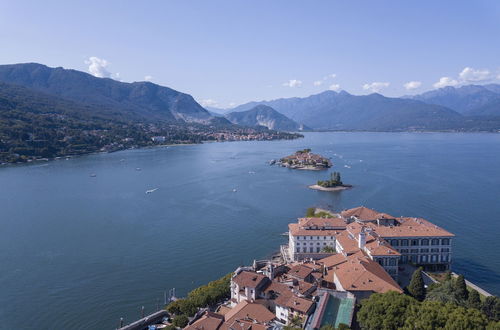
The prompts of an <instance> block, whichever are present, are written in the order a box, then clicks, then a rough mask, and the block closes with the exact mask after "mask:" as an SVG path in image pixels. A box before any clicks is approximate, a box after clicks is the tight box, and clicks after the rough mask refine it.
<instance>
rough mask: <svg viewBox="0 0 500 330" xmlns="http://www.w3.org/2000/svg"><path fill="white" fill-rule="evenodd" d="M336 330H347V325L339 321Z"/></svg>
mask: <svg viewBox="0 0 500 330" xmlns="http://www.w3.org/2000/svg"><path fill="white" fill-rule="evenodd" d="M337 329H338V330H349V329H351V328H349V326H348V325H347V324H345V323H339V326H338V327H337Z"/></svg>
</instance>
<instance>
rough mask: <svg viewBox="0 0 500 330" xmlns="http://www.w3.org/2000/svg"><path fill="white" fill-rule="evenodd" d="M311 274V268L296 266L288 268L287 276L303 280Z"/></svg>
mask: <svg viewBox="0 0 500 330" xmlns="http://www.w3.org/2000/svg"><path fill="white" fill-rule="evenodd" d="M312 272H313V269H312V268H309V267H307V266H305V265H296V266H293V267H292V268H290V270H289V271H288V275H289V276H292V277H296V278H299V279H301V280H303V279H305V278H306V277H307V276H309V274H311V273H312Z"/></svg>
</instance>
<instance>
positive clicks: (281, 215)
mask: <svg viewBox="0 0 500 330" xmlns="http://www.w3.org/2000/svg"><path fill="white" fill-rule="evenodd" d="M302 148H312V150H313V152H316V153H320V154H323V155H325V156H328V157H332V161H333V162H334V167H333V168H332V171H333V170H335V171H339V170H340V172H341V173H342V178H343V181H344V182H346V183H350V184H353V185H354V186H355V188H354V189H352V190H348V191H342V192H320V191H314V190H310V189H308V188H307V185H309V184H312V183H314V182H316V181H317V180H318V179H324V178H326V177H327V176H328V175H329V172H326V171H324V172H310V171H297V170H296V171H293V170H288V169H285V168H279V167H275V166H269V165H267V164H266V162H267V161H269V160H271V159H277V158H280V157H281V156H284V155H288V154H290V153H292V152H294V151H296V150H298V149H302ZM346 165H347V166H348V167H345V166H346ZM136 168H141V170H140V171H138V170H136ZM91 173H95V174H96V177H91V176H90V174H91ZM154 188H158V190H157V191H155V192H154V193H151V194H145V191H146V190H149V189H154ZM233 189H236V190H237V191H236V192H233ZM359 205H365V206H368V207H371V208H375V209H377V210H379V211H383V212H387V213H390V214H392V215H395V216H400V215H406V216H419V217H424V218H427V219H428V220H430V221H432V222H434V223H436V224H438V225H440V226H442V227H444V228H445V229H447V230H449V231H451V232H453V233H455V234H456V235H457V237H456V239H455V240H454V243H453V250H454V252H453V255H454V263H453V270H454V271H456V272H459V273H463V274H465V275H466V277H467V278H468V279H470V280H471V281H473V282H475V283H476V284H478V285H480V286H482V287H483V288H485V289H486V290H488V291H490V292H491V293H493V294H497V295H498V294H500V258H499V256H498V251H499V240H498V239H499V238H498V236H499V234H500V134H451V133H446V134H441V133H420V134H419V133H414V134H413V133H308V134H306V137H305V138H304V139H299V140H294V141H274V142H231V143H209V144H204V145H193V146H177V147H169V148H154V149H143V150H130V151H123V152H118V153H112V154H99V155H91V156H85V157H79V158H74V159H71V160H60V161H51V162H47V163H38V164H31V165H26V166H10V167H7V166H4V167H1V168H0V210H1V211H0V329H16V328H19V329H115V328H116V327H117V326H118V322H119V318H120V317H124V318H125V322H126V323H129V322H132V321H134V320H135V319H137V318H139V316H140V308H141V306H145V311H146V313H149V312H152V311H153V310H154V309H155V308H156V304H157V300H158V299H161V301H163V292H164V290H168V289H169V288H172V287H175V288H176V289H177V295H179V296H183V295H185V294H186V293H187V292H188V291H189V290H190V289H192V288H195V287H197V286H199V285H201V284H204V283H206V282H207V281H210V280H214V279H216V278H219V277H220V276H222V275H224V274H226V273H228V272H230V271H232V270H234V269H235V268H236V267H238V266H239V265H244V264H251V262H252V261H253V259H254V258H256V259H259V258H264V257H267V256H269V255H270V254H272V253H273V252H275V251H277V250H278V248H279V245H280V244H282V243H283V242H284V237H283V236H281V235H280V234H282V233H283V232H285V231H286V230H287V224H288V223H289V222H292V221H296V218H297V217H300V216H303V215H304V213H305V211H306V209H307V208H308V207H310V206H320V207H328V208H331V209H333V210H336V211H339V210H342V209H345V208H351V207H355V206H359Z"/></svg>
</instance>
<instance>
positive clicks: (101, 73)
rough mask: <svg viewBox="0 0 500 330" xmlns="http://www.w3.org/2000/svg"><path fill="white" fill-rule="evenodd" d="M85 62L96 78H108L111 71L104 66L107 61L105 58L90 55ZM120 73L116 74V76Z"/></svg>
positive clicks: (106, 64)
mask: <svg viewBox="0 0 500 330" xmlns="http://www.w3.org/2000/svg"><path fill="white" fill-rule="evenodd" d="M85 64H87V65H88V66H89V69H88V70H89V73H90V74H91V75H93V76H94V77H98V78H110V77H111V72H109V71H108V70H107V69H106V67H107V66H108V64H109V63H108V61H106V60H105V59H102V58H99V57H95V56H91V57H89V59H88V60H86V61H85ZM119 76H120V74H118V77H119Z"/></svg>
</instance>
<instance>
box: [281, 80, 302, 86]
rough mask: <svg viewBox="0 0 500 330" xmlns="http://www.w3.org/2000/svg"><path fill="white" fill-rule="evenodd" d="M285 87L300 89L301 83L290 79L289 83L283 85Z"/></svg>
mask: <svg viewBox="0 0 500 330" xmlns="http://www.w3.org/2000/svg"><path fill="white" fill-rule="evenodd" d="M283 86H285V87H300V86H302V81H300V80H297V79H290V80H289V81H287V82H285V83H283Z"/></svg>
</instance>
